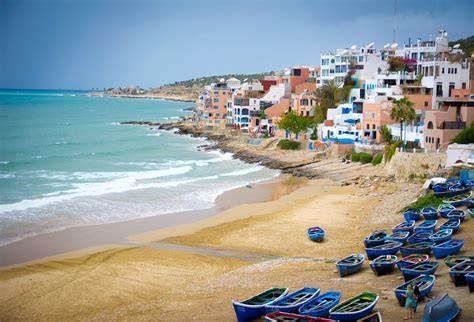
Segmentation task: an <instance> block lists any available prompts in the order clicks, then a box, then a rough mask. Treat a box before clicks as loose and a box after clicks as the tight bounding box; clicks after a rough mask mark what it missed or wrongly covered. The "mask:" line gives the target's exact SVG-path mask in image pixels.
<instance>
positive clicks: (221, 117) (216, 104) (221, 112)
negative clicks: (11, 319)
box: [198, 82, 231, 126]
mask: <svg viewBox="0 0 474 322" xmlns="http://www.w3.org/2000/svg"><path fill="white" fill-rule="evenodd" d="M229 97H231V91H230V89H229V87H228V86H227V84H226V83H224V82H219V83H215V84H211V85H210V86H208V87H207V88H206V92H205V94H203V95H201V96H200V97H199V99H198V109H199V111H200V120H201V122H203V123H205V124H206V125H211V126H225V123H226V116H227V106H228V99H229Z"/></svg>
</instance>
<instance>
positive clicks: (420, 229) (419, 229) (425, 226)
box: [413, 220, 437, 234]
mask: <svg viewBox="0 0 474 322" xmlns="http://www.w3.org/2000/svg"><path fill="white" fill-rule="evenodd" d="M436 224H437V221H436V220H425V221H424V222H422V223H420V224H419V225H418V226H416V227H415V228H414V229H413V231H414V232H415V233H430V234H432V233H433V232H434V229H435V227H436Z"/></svg>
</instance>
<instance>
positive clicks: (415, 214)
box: [403, 208, 420, 221]
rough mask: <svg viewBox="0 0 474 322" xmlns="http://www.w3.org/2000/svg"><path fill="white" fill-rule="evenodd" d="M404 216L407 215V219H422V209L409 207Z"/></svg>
mask: <svg viewBox="0 0 474 322" xmlns="http://www.w3.org/2000/svg"><path fill="white" fill-rule="evenodd" d="M403 217H405V221H411V220H414V221H417V220H418V219H420V210H419V209H411V208H410V209H407V210H405V211H404V212H403Z"/></svg>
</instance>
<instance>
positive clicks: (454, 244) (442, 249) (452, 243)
mask: <svg viewBox="0 0 474 322" xmlns="http://www.w3.org/2000/svg"><path fill="white" fill-rule="evenodd" d="M463 246H464V241H463V240H459V239H452V240H448V241H446V242H444V243H442V244H438V245H435V246H433V255H434V257H436V258H437V259H440V258H445V257H447V256H450V255H457V254H458V253H459V251H460V250H461V248H462V247H463Z"/></svg>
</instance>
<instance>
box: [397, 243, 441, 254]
mask: <svg viewBox="0 0 474 322" xmlns="http://www.w3.org/2000/svg"><path fill="white" fill-rule="evenodd" d="M433 245H434V243H433V242H432V241H429V242H421V243H416V244H409V245H405V246H402V247H400V253H401V254H402V256H403V257H405V256H408V255H411V254H430V253H431V250H432V248H433Z"/></svg>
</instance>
